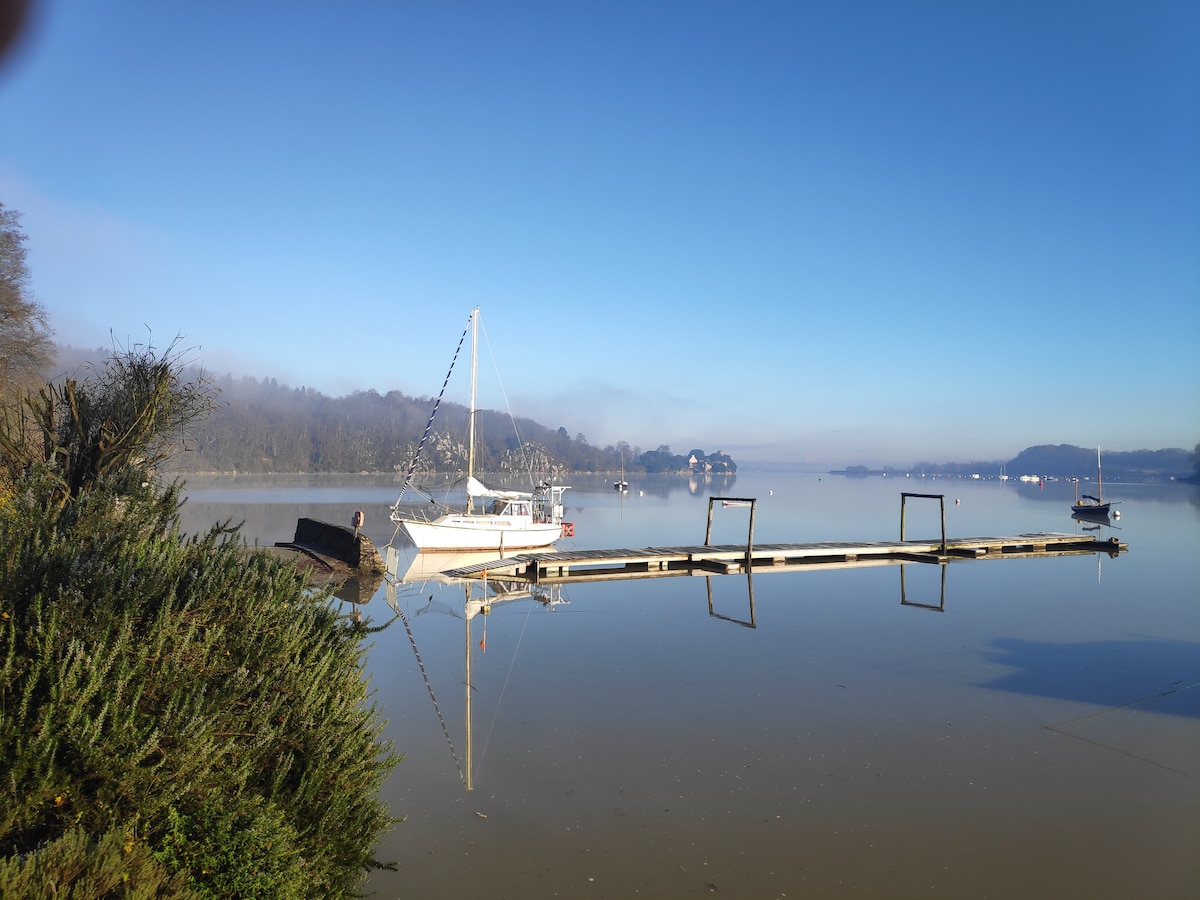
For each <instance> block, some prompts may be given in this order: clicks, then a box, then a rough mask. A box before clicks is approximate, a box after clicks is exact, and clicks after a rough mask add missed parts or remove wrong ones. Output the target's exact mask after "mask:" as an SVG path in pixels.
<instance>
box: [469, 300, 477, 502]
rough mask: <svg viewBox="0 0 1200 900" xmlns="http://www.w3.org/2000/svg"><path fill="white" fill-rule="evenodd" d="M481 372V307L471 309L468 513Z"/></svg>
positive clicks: (473, 465) (473, 473) (473, 468)
mask: <svg viewBox="0 0 1200 900" xmlns="http://www.w3.org/2000/svg"><path fill="white" fill-rule="evenodd" d="M478 372H479V307H478V306H477V307H475V308H474V309H473V310H471V412H470V415H469V416H468V418H467V515H470V514H471V513H472V512H473V511H474V501H473V499H472V498H471V479H472V478H473V477H474V476H475V383H476V378H477V375H478Z"/></svg>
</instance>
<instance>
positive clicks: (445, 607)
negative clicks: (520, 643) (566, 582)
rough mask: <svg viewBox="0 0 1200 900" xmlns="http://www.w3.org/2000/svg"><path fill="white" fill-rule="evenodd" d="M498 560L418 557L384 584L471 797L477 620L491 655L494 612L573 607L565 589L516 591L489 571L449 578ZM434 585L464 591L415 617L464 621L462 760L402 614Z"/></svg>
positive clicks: (482, 644) (429, 604)
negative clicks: (521, 604) (524, 603)
mask: <svg viewBox="0 0 1200 900" xmlns="http://www.w3.org/2000/svg"><path fill="white" fill-rule="evenodd" d="M391 549H393V548H389V550H391ZM494 558H495V554H494V553H450V554H447V553H416V554H415V555H414V556H413V558H412V559H411V561H410V562H409V565H408V567H407V568H405V569H404V570H403V571H401V572H400V575H399V577H398V578H393V577H391V576H389V577H388V578H387V579H386V587H385V592H386V596H387V603H388V606H390V607H391V608H392V610H393V611H395V613H396V614H397V615H398V616H399V618H400V620H401V621H402V622H403V624H404V630H405V632H406V633H407V635H408V640H409V643H410V645H411V646H412V651H413V655H414V656H415V658H416V661H417V667H418V668H419V669H420V670H421V676H422V678H423V680H424V682H425V687H426V690H427V691H428V693H429V699H430V701H431V702H432V703H433V709H434V712H435V713H436V715H437V718H438V721H439V722H440V723H441V726H442V732H443V734H444V735H445V738H446V743H447V745H448V746H449V748H450V754H451V756H452V757H453V758H454V762H455V765H456V766H458V772H459V775H460V776H461V777H462V781H463V785H464V786H465V787H466V789H467V790H468V791H473V790H474V789H475V774H474V773H475V768H474V714H473V694H474V693H475V692H476V687H475V684H474V682H473V681H472V678H471V659H472V656H473V655H474V653H475V648H476V642H475V635H474V633H473V627H472V626H473V622H474V620H475V619H476V618H479V619H481V620H482V631H481V633H480V635H479V642H478V652H480V653H485V652H487V617H488V616H490V615H491V613H492V609H493V607H496V606H499V605H500V604H504V603H514V602H516V601H519V600H533V601H535V602H537V603H539V604H541V605H542V606H544V607H546V608H549V609H553V608H554V607H556V606H559V605H561V604H564V603H568V602H570V601H568V600H567V599H566V598H565V597H563V596H562V587H561V586H560V585H514V584H513V583H511V582H504V581H497V580H495V579H492V580H489V579H488V577H487V572H486V571H484V572H482V573H481V574H480V577H479V578H472V579H456V578H451V577H449V576H447V575H446V574H445V572H446V570H448V569H451V568H454V567H456V566H466V565H470V564H471V563H474V562H490V561H491V560H492V559H494ZM431 583H433V584H437V585H439V586H448V585H455V584H457V585H459V586H460V587H461V588H462V595H461V599H460V600H459V601H458V602H457V604H456V605H451V603H448V602H446V601H445V600H435V599H434V594H429V595H428V600H427V601H426V602H425V603H424V604H422V605H421V606H420V607H419V608H417V609H416V610H415V611H414V613H413V618H414V619H415V618H416V617H418V616H422V615H426V614H428V613H430V612H433V611H436V612H441V613H444V614H448V615H450V616H453V617H454V618H461V619H462V620H463V628H464V633H465V642H464V646H463V685H464V703H463V705H464V712H465V716H464V718H465V723H464V733H465V735H466V743H465V745H464V747H465V750H464V754H463V759H461V760H460V759H459V756H458V754H457V753H456V752H455V750H454V742H453V740H452V739H451V737H450V729H449V727H448V726H447V724H446V719H445V717H444V716H443V715H442V711H441V708H440V706H439V705H438V701H437V697H436V695H435V694H434V690H433V685H432V684H431V682H430V680H429V676H428V675H427V674H426V671H425V664H424V662H423V661H422V659H421V650H420V648H419V647H418V645H417V639H416V635H415V634H414V632H413V629H412V625H411V622H410V619H409V616H408V615H407V614H406V613H405V611H404V601H405V600H406V599H407V600H412V599H418V598H420V597H422V596H425V592H426V591H427V590H428V588H429V585H430V584H431ZM460 610H461V612H460Z"/></svg>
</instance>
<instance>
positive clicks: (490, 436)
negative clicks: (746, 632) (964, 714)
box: [58, 347, 737, 477]
mask: <svg viewBox="0 0 1200 900" xmlns="http://www.w3.org/2000/svg"><path fill="white" fill-rule="evenodd" d="M106 355H111V354H110V353H106V352H105V351H103V350H95V351H80V350H77V349H73V348H62V347H60V348H59V358H58V366H59V368H60V371H73V370H76V369H78V368H79V367H81V366H84V365H86V364H87V362H88V361H89V360H95V359H98V358H103V357H104V356H106ZM188 375H189V377H194V375H195V373H194V372H189V373H188ZM214 381H215V384H216V387H217V388H219V390H220V393H219V396H218V409H217V410H216V412H214V413H213V415H212V416H211V418H210V419H209V420H208V421H206V422H204V423H203V424H202V425H200V426H199V427H198V428H197V429H196V430H195V431H194V432H193V433H192V434H191V435H189V436H188V440H187V441H186V447H187V452H185V453H183V454H181V455H180V457H179V458H178V460H177V462H176V468H177V469H178V471H181V472H184V473H187V472H197V473H199V472H393V471H398V472H400V473H402V474H403V473H406V472H407V471H408V468H409V466H410V465H411V464H412V460H413V456H414V454H415V453H416V449H417V446H418V444H419V443H420V440H421V436H422V434H423V433H424V431H425V427H426V424H427V423H428V421H429V413H430V410H431V409H432V408H433V403H434V399H433V398H432V397H415V398H414V397H409V396H407V395H405V394H402V393H400V392H399V391H391V392H389V393H387V394H379V393H378V392H376V391H356V392H354V393H352V394H349V395H347V396H344V397H328V396H326V395H324V394H322V393H320V392H319V391H317V390H314V389H313V388H306V387H299V388H292V387H288V386H287V385H282V384H279V383H278V382H277V381H276V380H275V379H273V378H270V379H263V380H261V381H260V380H258V379H255V378H250V377H244V378H235V377H233V376H232V375H225V376H221V377H217V378H215V379H214ZM475 423H476V430H477V437H478V439H477V445H476V451H475V452H476V460H475V468H476V470H477V471H480V472H512V473H525V472H532V473H533V474H534V475H536V476H538V477H551V476H559V475H566V474H570V473H572V472H617V471H619V470H620V469H621V467H622V466H624V469H625V471H626V473H642V472H646V473H660V472H683V471H689V470H692V469H696V470H700V471H711V472H724V473H733V472H736V471H737V465H736V464H735V463H734V461H733V460H732V459H730V458H729V457H728V456H727V455H725V454H723V453H721V452H719V451H718V452H715V453H706V452H705V451H703V450H700V449H693V450H690V451H689V452H687V453H682V454H681V453H674V452H672V451H671V448H670V447H668V446H665V445H663V446H660V447H658V448H656V449H654V450H648V451H642V450H641V449H640V448H638V447H631V446H629V445H628V444H625V443H623V442H622V443H619V444H616V445H613V446H607V447H597V446H593V445H592V444H590V443H588V441H587V438H586V437H584V436H583V435H582V434H577V435H575V436H574V437H572V436H571V435H570V434H569V433H568V432H567V430H566V429H565V428H558V429H557V430H555V429H552V428H547V427H546V426H544V425H541V424H539V423H537V422H534V421H533V420H531V419H521V418H518V419H516V420H515V421H514V420H513V419H511V418H510V417H509V416H508V415H507V414H505V413H500V412H495V411H492V410H480V411H479V412H478V413H477V414H476V420H475ZM466 434H467V409H466V407H464V406H462V405H460V404H456V403H448V402H443V403H442V405H441V407H440V408H439V410H438V413H437V417H436V419H435V420H434V424H433V429H432V431H431V433H430V436H429V438H428V439H427V441H426V443H425V447H424V448H423V449H422V451H421V456H420V462H419V465H418V468H417V471H418V472H422V473H430V472H439V473H440V472H463V471H465V470H466V466H467V444H466ZM693 458H694V462H693V461H692V460H693Z"/></svg>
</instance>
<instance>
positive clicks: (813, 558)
mask: <svg viewBox="0 0 1200 900" xmlns="http://www.w3.org/2000/svg"><path fill="white" fill-rule="evenodd" d="M1128 550H1129V545H1128V544H1123V543H1120V542H1119V541H1117V539H1116V538H1112V539H1109V540H1098V539H1097V538H1096V537H1095V536H1093V535H1088V534H1063V533H1055V532H1042V533H1035V534H1018V535H1012V536H1008V537H970V538H950V539H942V538H937V539H933V540H904V541H849V542H835V541H821V542H815V543H799V544H758V545H755V546H751V547H747V546H746V545H729V544H725V545H711V544H704V545H698V546H691V547H644V548H640V549H618V550H563V551H550V552H539V553H526V554H522V555H519V556H510V557H507V558H505V559H496V560H491V561H489V562H480V563H473V564H471V565H469V566H463V567H460V568H456V569H449V570H447V571H446V572H445V573H444V574H445V575H446V576H447V577H450V578H462V579H469V578H480V577H483V575H484V573H485V572H486V577H487V578H489V579H497V580H513V581H523V582H529V583H533V584H562V583H566V582H581V581H613V580H620V579H626V578H654V577H659V576H667V575H734V574H742V573H749V572H753V573H754V574H756V575H757V574H760V573H763V572H784V571H797V570H805V569H834V568H850V567H859V566H872V565H895V564H899V563H929V564H934V565H945V564H946V563H949V562H956V561H962V560H987V559H991V560H995V559H1018V558H1029V557H1052V556H1079V555H1083V554H1091V553H1106V554H1109V555H1110V556H1117V555H1119V554H1121V553H1125V552H1127V551H1128Z"/></svg>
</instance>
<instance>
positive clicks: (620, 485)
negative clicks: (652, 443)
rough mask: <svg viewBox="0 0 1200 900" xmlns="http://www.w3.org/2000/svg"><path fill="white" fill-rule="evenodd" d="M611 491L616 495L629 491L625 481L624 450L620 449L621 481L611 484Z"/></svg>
mask: <svg viewBox="0 0 1200 900" xmlns="http://www.w3.org/2000/svg"><path fill="white" fill-rule="evenodd" d="M613 490H615V491H616V492H617V493H618V494H625V493H628V491H629V482H628V481H626V480H625V448H624V447H622V448H621V480H620V481H614V482H613Z"/></svg>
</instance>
